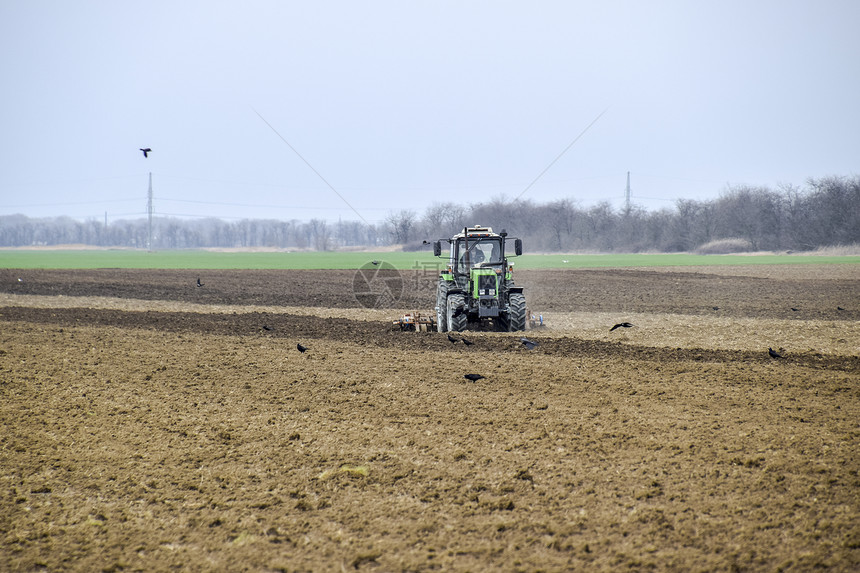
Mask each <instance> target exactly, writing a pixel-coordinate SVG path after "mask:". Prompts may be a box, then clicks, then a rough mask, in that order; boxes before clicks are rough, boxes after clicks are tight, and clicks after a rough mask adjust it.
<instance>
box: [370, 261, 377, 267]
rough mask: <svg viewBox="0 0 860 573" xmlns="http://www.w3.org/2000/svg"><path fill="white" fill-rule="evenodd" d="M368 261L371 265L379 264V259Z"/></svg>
mask: <svg viewBox="0 0 860 573" xmlns="http://www.w3.org/2000/svg"><path fill="white" fill-rule="evenodd" d="M370 262H371V264H372V265H373V266H376V265H378V264H379V261H370Z"/></svg>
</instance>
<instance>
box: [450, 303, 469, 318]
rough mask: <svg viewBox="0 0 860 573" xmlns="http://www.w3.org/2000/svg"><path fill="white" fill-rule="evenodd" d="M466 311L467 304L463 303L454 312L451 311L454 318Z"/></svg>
mask: <svg viewBox="0 0 860 573" xmlns="http://www.w3.org/2000/svg"><path fill="white" fill-rule="evenodd" d="M464 312H466V305H465V304H461V305H460V306H458V307H457V308H455V309H454V312H452V313H451V316H452V317H454V318H457V317H458V316H460V315H461V314H463V313H464Z"/></svg>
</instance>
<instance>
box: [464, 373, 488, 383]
mask: <svg viewBox="0 0 860 573" xmlns="http://www.w3.org/2000/svg"><path fill="white" fill-rule="evenodd" d="M463 378H465V379H466V380H471V381H472V382H477V381H478V380H481V379H482V378H484V377H483V376H481V375H480V374H464V375H463Z"/></svg>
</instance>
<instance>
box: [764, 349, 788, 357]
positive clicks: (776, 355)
mask: <svg viewBox="0 0 860 573" xmlns="http://www.w3.org/2000/svg"><path fill="white" fill-rule="evenodd" d="M767 353H768V354H769V355H770V357H771V358H785V356H783V355H782V354H780V353H779V352H777V351H776V350H774V349H773V348H768V349H767Z"/></svg>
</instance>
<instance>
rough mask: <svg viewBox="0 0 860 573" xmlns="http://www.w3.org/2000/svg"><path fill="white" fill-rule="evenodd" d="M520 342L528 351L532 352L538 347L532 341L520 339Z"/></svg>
mask: <svg viewBox="0 0 860 573" xmlns="http://www.w3.org/2000/svg"><path fill="white" fill-rule="evenodd" d="M520 342H522V343H523V346H525V347H526V348H527V349H528V350H534V349H535V348H536V347H537V345H538V343H537V342H535V341H534V340H529V339H528V338H520Z"/></svg>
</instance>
